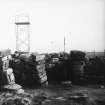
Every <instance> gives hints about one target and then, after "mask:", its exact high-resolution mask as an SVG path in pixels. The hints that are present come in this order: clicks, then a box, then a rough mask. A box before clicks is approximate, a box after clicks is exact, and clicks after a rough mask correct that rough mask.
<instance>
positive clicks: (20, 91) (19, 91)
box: [16, 89, 24, 94]
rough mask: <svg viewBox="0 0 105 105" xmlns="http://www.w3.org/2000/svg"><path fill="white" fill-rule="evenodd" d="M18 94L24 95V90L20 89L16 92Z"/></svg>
mask: <svg viewBox="0 0 105 105" xmlns="http://www.w3.org/2000/svg"><path fill="white" fill-rule="evenodd" d="M16 93H17V94H23V93H24V90H23V89H19V90H17V91H16Z"/></svg>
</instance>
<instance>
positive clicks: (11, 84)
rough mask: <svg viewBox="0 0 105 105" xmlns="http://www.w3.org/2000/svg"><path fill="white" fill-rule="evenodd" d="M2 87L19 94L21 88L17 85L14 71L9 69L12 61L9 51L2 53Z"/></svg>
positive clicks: (0, 84)
mask: <svg viewBox="0 0 105 105" xmlns="http://www.w3.org/2000/svg"><path fill="white" fill-rule="evenodd" d="M0 56H1V57H0V63H1V65H0V66H1V67H0V87H1V88H4V89H7V90H14V91H16V92H19V91H20V90H22V89H21V86H20V85H18V84H16V83H15V77H14V73H13V69H12V68H10V67H9V61H10V60H11V59H12V58H11V54H10V52H9V51H8V50H5V51H3V52H2V51H1V52H0ZM22 92H24V91H23V90H22Z"/></svg>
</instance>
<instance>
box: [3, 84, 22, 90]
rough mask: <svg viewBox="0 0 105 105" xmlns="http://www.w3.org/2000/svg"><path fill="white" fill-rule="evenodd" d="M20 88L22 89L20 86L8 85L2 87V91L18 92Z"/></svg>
mask: <svg viewBox="0 0 105 105" xmlns="http://www.w3.org/2000/svg"><path fill="white" fill-rule="evenodd" d="M21 88H22V86H20V85H18V84H9V85H5V86H4V89H8V90H19V89H21Z"/></svg>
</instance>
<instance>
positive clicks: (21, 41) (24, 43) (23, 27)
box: [15, 16, 30, 52]
mask: <svg viewBox="0 0 105 105" xmlns="http://www.w3.org/2000/svg"><path fill="white" fill-rule="evenodd" d="M15 25H16V50H17V51H21V52H29V51H30V30H29V27H30V22H29V16H16V20H15Z"/></svg>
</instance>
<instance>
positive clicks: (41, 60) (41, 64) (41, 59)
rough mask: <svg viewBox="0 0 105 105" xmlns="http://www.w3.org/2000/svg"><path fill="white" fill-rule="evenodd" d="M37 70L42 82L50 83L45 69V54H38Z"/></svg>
mask: <svg viewBox="0 0 105 105" xmlns="http://www.w3.org/2000/svg"><path fill="white" fill-rule="evenodd" d="M36 71H37V75H38V77H39V83H40V84H48V82H47V74H46V70H45V55H41V54H40V55H36Z"/></svg>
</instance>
